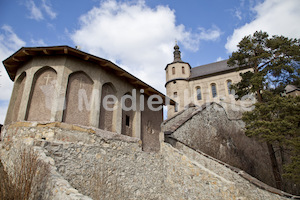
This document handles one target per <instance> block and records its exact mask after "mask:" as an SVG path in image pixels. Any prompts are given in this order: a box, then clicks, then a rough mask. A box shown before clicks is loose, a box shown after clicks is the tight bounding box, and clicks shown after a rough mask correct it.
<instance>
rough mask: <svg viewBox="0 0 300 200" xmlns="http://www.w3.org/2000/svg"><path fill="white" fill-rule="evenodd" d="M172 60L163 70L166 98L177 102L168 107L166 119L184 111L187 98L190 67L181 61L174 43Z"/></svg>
mask: <svg viewBox="0 0 300 200" xmlns="http://www.w3.org/2000/svg"><path fill="white" fill-rule="evenodd" d="M173 54H174V60H173V62H172V63H170V64H168V65H167V66H166V68H165V71H166V84H165V87H166V90H167V96H169V97H170V98H171V99H174V100H175V101H176V102H177V105H176V106H171V105H170V106H168V118H169V117H171V116H173V115H174V114H176V113H177V112H178V111H181V110H182V109H184V106H185V102H184V97H185V96H189V93H190V91H189V81H188V78H189V77H190V74H191V66H190V64H189V63H187V62H183V61H182V60H181V52H180V50H179V46H178V44H177V42H176V44H175V46H174V52H173Z"/></svg>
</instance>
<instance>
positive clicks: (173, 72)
mask: <svg viewBox="0 0 300 200" xmlns="http://www.w3.org/2000/svg"><path fill="white" fill-rule="evenodd" d="M172 74H173V75H174V74H175V67H172Z"/></svg>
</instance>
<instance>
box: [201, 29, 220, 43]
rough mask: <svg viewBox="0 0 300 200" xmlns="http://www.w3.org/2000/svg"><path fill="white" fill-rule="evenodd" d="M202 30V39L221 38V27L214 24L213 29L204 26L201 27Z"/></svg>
mask: <svg viewBox="0 0 300 200" xmlns="http://www.w3.org/2000/svg"><path fill="white" fill-rule="evenodd" d="M199 30H200V34H199V37H200V39H202V40H217V39H219V38H220V36H221V34H222V32H221V31H220V29H219V28H218V27H217V26H215V25H213V26H212V28H211V29H208V30H206V29H204V28H199Z"/></svg>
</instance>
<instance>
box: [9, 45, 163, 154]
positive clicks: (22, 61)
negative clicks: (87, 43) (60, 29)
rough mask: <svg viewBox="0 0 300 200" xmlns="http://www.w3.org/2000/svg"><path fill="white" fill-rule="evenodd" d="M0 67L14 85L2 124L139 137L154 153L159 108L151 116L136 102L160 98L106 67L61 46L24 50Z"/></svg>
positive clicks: (105, 63) (116, 69)
mask: <svg viewBox="0 0 300 200" xmlns="http://www.w3.org/2000/svg"><path fill="white" fill-rule="evenodd" d="M17 59H19V62H16V60H17ZM3 63H4V65H5V67H6V69H7V71H8V73H9V75H10V77H11V78H12V80H15V84H14V89H13V93H12V98H11V101H10V104H9V108H8V112H7V116H6V120H5V124H10V123H13V122H16V121H46V122H65V123H69V124H78V125H83V126H92V127H96V128H101V129H103V130H108V131H112V132H116V133H119V134H123V135H127V136H131V137H136V138H139V139H141V138H142V136H143V137H144V138H148V139H150V140H154V141H148V143H147V142H146V141H143V142H145V144H148V146H147V145H146V146H145V149H148V150H158V148H159V142H158V138H159V136H158V135H159V133H160V124H161V123H162V120H163V115H162V104H163V102H160V105H159V106H160V109H156V110H155V111H153V110H151V109H149V108H148V105H147V104H145V105H141V103H140V102H141V99H142V101H143V103H144V99H145V102H147V100H148V98H149V97H150V96H151V95H153V94H155V95H158V96H160V97H163V98H164V95H163V94H161V93H159V92H158V91H156V90H155V89H153V88H151V87H150V86H148V85H147V84H145V83H143V82H142V81H140V80H139V79H137V78H135V77H133V76H132V75H130V74H128V73H127V72H126V71H124V70H122V69H121V68H119V67H118V66H116V65H115V64H113V63H111V62H110V61H107V60H104V59H101V58H98V57H95V56H94V57H92V55H90V54H86V53H84V52H81V51H79V50H77V49H73V48H70V47H67V46H62V47H44V48H22V49H20V50H19V51H17V52H16V53H15V54H13V55H12V56H11V57H10V58H8V59H7V60H5V61H4V62H3ZM107 95H110V96H107ZM111 95H114V97H111ZM107 97H108V98H107ZM104 104H105V105H104ZM123 104H124V105H125V108H129V109H124V105H123ZM104 106H107V107H108V109H104ZM141 106H143V107H141ZM142 113H145V114H142ZM147 130H148V131H147ZM143 131H144V133H143ZM147 134H151V136H149V137H148V136H147ZM153 134H154V135H156V136H154V137H153V136H152V135H153ZM150 144H153V146H152V147H150V146H149V145H150Z"/></svg>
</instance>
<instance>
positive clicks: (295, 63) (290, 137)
mask: <svg viewBox="0 0 300 200" xmlns="http://www.w3.org/2000/svg"><path fill="white" fill-rule="evenodd" d="M227 63H228V65H229V66H236V65H238V66H240V67H248V68H250V69H252V70H250V71H248V72H246V73H240V75H241V78H242V79H241V81H240V82H239V83H237V84H234V85H233V86H232V89H234V90H235V91H236V95H237V99H241V98H242V97H243V96H245V95H248V94H252V95H255V97H256V99H257V103H256V104H255V109H254V110H253V111H251V112H246V113H244V115H243V120H244V121H245V123H246V134H247V135H248V136H252V137H253V136H254V137H256V138H259V139H261V140H263V141H265V142H266V143H267V146H268V151H269V155H270V160H271V163H272V170H273V174H274V177H275V181H276V187H277V188H279V189H282V177H281V174H280V172H279V167H278V162H277V160H276V157H275V152H274V148H273V145H274V143H275V142H276V143H278V144H279V145H280V146H281V147H283V146H289V145H287V144H288V143H289V144H290V147H293V148H294V150H293V152H294V151H295V148H296V147H297V145H299V144H298V142H299V118H297V116H292V115H289V114H291V113H293V112H289V111H288V110H289V109H290V108H291V107H292V106H291V105H298V106H299V98H294V100H290V99H293V98H292V97H288V98H286V99H285V98H284V97H280V94H281V93H282V92H283V91H284V88H285V87H286V85H288V84H291V83H292V84H294V85H297V86H299V83H300V78H299V74H300V40H299V39H289V38H286V37H284V36H276V35H275V36H272V37H269V35H268V34H267V33H266V32H262V31H260V32H255V33H254V34H253V35H249V36H246V37H244V38H243V39H242V40H241V41H240V42H239V44H238V50H237V51H236V52H233V53H232V55H231V56H230V58H229V60H228V62H227ZM283 99H285V100H283ZM288 100H289V101H288ZM280 101H281V102H280ZM290 101H291V102H293V103H291V102H290ZM297 101H298V103H297ZM293 108H294V107H293ZM281 109H283V110H284V111H280V110H281ZM290 111H291V110H290ZM298 111H299V110H298ZM297 114H298V115H299V112H298V113H297ZM297 114H296V115H297ZM293 117H294V118H295V119H296V120H298V123H297V121H294V122H295V123H296V124H297V126H298V129H297V128H295V127H293V129H292V130H293V131H296V132H297V131H298V135H297V134H296V133H293V134H292V133H291V132H290V131H292V130H290V127H291V124H290V123H288V120H289V119H291V118H293ZM294 118H293V119H294ZM297 140H298V142H297ZM288 141H289V142H288ZM291 144H294V145H291ZM298 148H299V146H298ZM298 155H299V154H298ZM299 160H300V159H299V158H298V157H297V154H296V158H294V159H293V161H295V162H299ZM286 169H287V170H289V174H291V173H293V170H294V169H295V168H293V166H292V165H290V166H288V167H287V168H286ZM298 170H299V169H298Z"/></svg>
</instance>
